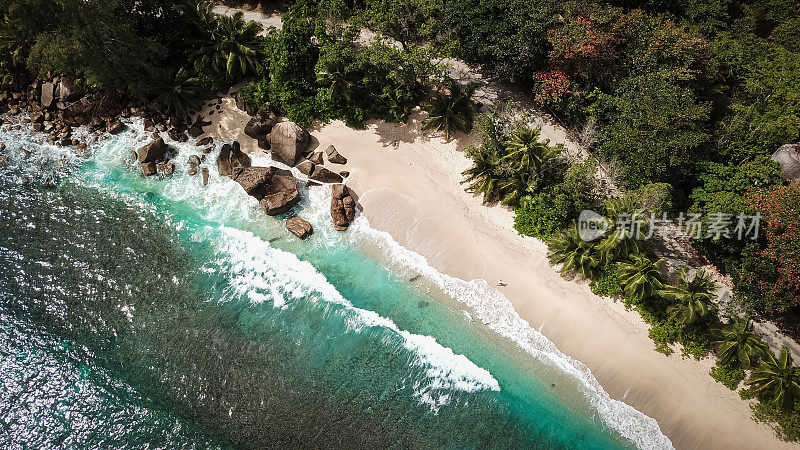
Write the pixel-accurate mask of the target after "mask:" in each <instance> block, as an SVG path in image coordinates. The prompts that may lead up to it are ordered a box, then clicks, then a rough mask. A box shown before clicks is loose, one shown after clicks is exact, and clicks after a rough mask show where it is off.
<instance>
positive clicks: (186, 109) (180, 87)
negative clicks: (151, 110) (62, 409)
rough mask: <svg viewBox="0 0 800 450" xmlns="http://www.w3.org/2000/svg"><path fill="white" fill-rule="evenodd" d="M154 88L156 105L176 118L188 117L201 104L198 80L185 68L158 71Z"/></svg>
mask: <svg viewBox="0 0 800 450" xmlns="http://www.w3.org/2000/svg"><path fill="white" fill-rule="evenodd" d="M152 90H153V94H154V95H155V100H154V104H155V105H156V107H157V108H158V109H160V110H161V111H163V112H164V113H166V114H168V115H170V116H172V117H175V118H176V119H180V120H184V119H186V118H187V117H189V114H190V111H191V110H192V109H194V108H196V107H197V106H198V105H199V104H200V97H199V95H198V91H199V90H198V87H197V80H196V79H194V78H193V77H192V75H191V73H189V71H188V70H187V69H185V68H180V69H178V70H169V69H165V70H162V71H159V72H157V73H156V74H155V76H154V77H153V86H152Z"/></svg>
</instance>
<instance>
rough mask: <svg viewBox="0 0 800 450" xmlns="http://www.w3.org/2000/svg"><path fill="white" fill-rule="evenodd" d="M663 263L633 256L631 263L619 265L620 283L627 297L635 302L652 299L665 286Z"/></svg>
mask: <svg viewBox="0 0 800 450" xmlns="http://www.w3.org/2000/svg"><path fill="white" fill-rule="evenodd" d="M661 262H662V260H661V259H659V260H657V261H650V260H649V259H648V258H646V257H644V256H642V255H631V257H630V262H622V263H620V264H619V281H620V283H622V285H623V286H624V287H623V292H624V293H625V295H626V296H628V297H630V298H633V299H635V300H643V299H645V298H648V297H652V296H653V295H655V294H656V292H657V291H658V290H659V289H661V288H662V287H663V286H664V275H662V274H661V270H660V269H661Z"/></svg>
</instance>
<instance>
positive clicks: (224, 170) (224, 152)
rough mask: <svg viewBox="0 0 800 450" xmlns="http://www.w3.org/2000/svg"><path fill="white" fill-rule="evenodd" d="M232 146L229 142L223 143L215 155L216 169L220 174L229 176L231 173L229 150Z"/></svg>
mask: <svg viewBox="0 0 800 450" xmlns="http://www.w3.org/2000/svg"><path fill="white" fill-rule="evenodd" d="M232 150H233V146H231V144H224V145H223V146H222V149H221V150H220V151H219V156H217V171H218V172H219V174H220V175H222V176H226V177H229V176H231V175H232V174H233V166H231V151H232Z"/></svg>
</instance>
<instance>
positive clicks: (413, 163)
mask: <svg viewBox="0 0 800 450" xmlns="http://www.w3.org/2000/svg"><path fill="white" fill-rule="evenodd" d="M221 112H222V114H220V113H216V114H214V115H212V116H211V117H209V119H210V120H212V125H211V126H210V127H207V128H206V130H207V131H208V133H209V134H210V135H211V136H213V137H214V138H215V139H217V140H229V139H237V140H239V141H240V142H241V143H242V149H243V150H245V151H251V152H259V151H260V150H259V149H258V147H257V145H256V141H255V140H253V139H251V138H249V137H247V136H244V135H243V133H242V129H243V126H244V124H245V123H246V122H247V120H248V119H249V117H248V116H247V115H246V114H245V113H244V112H241V111H239V110H238V109H236V108H235V105H234V104H233V100H232V99H230V98H225V99H224V100H223V107H222V111H221ZM420 115H421V113H419V112H418V111H417V112H415V113H414V114H413V115H412V117H411V118H410V119H409V121H408V123H406V124H395V123H385V122H382V121H381V122H376V121H371V122H369V123H368V125H367V128H366V129H364V130H355V129H352V128H349V127H347V126H346V125H345V124H344V123H342V122H340V121H334V122H331V123H329V124H326V125H319V124H317V126H316V127H314V128H312V129H311V130H310V132H311V135H312V143H311V147H312V148H314V149H315V150H316V151H321V150H324V149H325V148H326V147H327V146H328V145H330V144H333V145H334V146H336V148H337V150H339V151H340V153H341V154H342V155H344V156H345V157H346V158H347V159H348V161H347V164H344V165H336V164H331V163H329V162H326V164H325V165H326V167H328V168H329V169H331V170H335V171H340V170H346V171H349V172H350V176H349V177H348V179H347V180H346V183H347V185H348V186H349V187H350V188H351V189H352V190H353V191H355V193H356V194H357V196H358V197H359V200H358V202H359V204H360V205H361V206H362V207H363V210H362V214H363V215H364V216H365V217H366V218H367V219H368V220H369V223H370V226H371V227H372V228H375V229H377V230H379V231H385V232H387V233H389V234H390V235H391V236H392V237H393V238H394V240H395V241H397V242H398V243H399V244H400V245H402V246H403V247H405V248H407V249H409V250H411V251H414V252H416V253H419V254H420V255H422V256H423V257H425V258H426V259H427V261H428V263H429V264H430V265H431V266H432V267H434V268H435V269H436V270H438V271H440V272H442V273H445V274H448V275H450V276H453V277H457V278H460V279H463V280H475V279H484V280H487V281H488V283H489V284H490V285H491V286H493V287H494V286H495V284H496V282H497V281H498V280H500V279H502V280H503V282H504V283H505V284H506V285H505V286H501V287H495V288H496V289H497V290H498V291H499V292H501V293H502V294H504V295H505V296H506V297H507V298H508V299H509V300H510V301H511V303H512V304H513V306H514V309H515V310H516V311H517V313H518V314H519V315H520V316H521V317H522V318H523V319H525V320H527V321H528V322H529V323H530V324H531V325H532V326H533V327H534V328H537V329H538V330H539V331H540V332H541V333H543V334H544V335H545V336H546V337H547V338H548V339H549V340H550V341H552V342H553V343H554V344H555V345H556V346H557V347H558V349H559V350H561V351H562V352H564V353H565V354H567V355H570V356H571V357H573V358H576V359H577V360H579V361H581V362H583V363H584V364H586V366H587V367H588V368H589V369H590V370H591V372H592V373H593V374H594V376H595V377H596V378H597V380H598V381H599V382H600V384H601V385H602V386H603V388H604V389H605V390H606V391H607V392H608V394H609V395H610V396H611V397H612V398H613V399H616V400H621V401H624V402H625V403H627V404H629V405H631V406H632V407H634V408H636V409H637V410H639V411H641V412H642V413H644V414H646V415H648V416H650V417H652V418H654V419H655V420H657V421H658V424H659V426H660V427H661V430H662V431H663V432H664V434H666V435H667V436H668V437H669V438H670V439H671V440H672V443H673V444H674V445H675V447H676V448H793V445H791V444H790V443H787V442H784V441H781V440H780V439H778V438H777V437H776V436H775V434H774V432H773V430H772V429H771V428H770V427H769V426H768V425H766V424H762V423H757V422H755V421H754V420H753V419H752V418H751V410H750V407H749V403H748V402H747V401H744V400H742V399H741V398H740V397H739V395H738V393H737V392H734V391H730V390H728V389H727V388H726V387H724V386H723V385H721V384H719V383H716V382H715V381H714V380H713V379H712V378H711V377H710V376H708V371H709V370H710V369H711V367H712V366H713V361H712V359H711V358H705V359H703V360H701V361H696V360H693V359H683V358H681V356H680V355H679V352H676V353H674V354H672V355H670V356H665V355H663V354H661V353H658V352H656V351H654V350H653V343H652V341H651V340H650V338H649V337H648V336H647V330H648V325H647V324H645V323H644V322H643V321H642V319H641V318H640V317H639V316H638V314H637V313H636V312H635V311H627V310H626V309H625V307H624V306H623V305H622V304H621V303H619V302H615V301H613V300H611V299H608V298H601V297H598V296H596V295H594V294H593V293H592V292H591V291H590V290H589V286H588V284H586V283H580V282H574V281H570V280H565V279H563V278H562V277H561V276H560V274H559V273H558V272H557V271H556V269H555V268H553V267H551V266H550V264H549V262H548V260H547V256H546V253H547V248H546V245H545V244H544V243H543V242H541V241H539V240H537V239H534V238H531V237H524V236H520V235H518V234H517V233H516V232H515V231H514V229H513V211H511V210H509V209H508V208H505V207H502V206H499V205H498V206H485V205H483V204H482V203H481V201H480V199H479V198H476V197H473V196H472V195H471V194H469V193H466V192H464V189H463V185H461V184H460V181H461V172H462V171H463V170H464V169H466V168H467V167H468V166H469V160H468V158H467V157H466V155H464V152H463V151H464V149H465V148H466V147H467V146H468V145H470V144H473V143H474V142H473V141H474V139H475V137H474V136H464V135H459V136H458V137H457V138H456V139H454V140H453V141H451V142H445V141H444V139H443V138H442V137H440V136H438V135H432V134H429V133H426V132H423V131H421V123H420V122H421V118H420ZM544 127H548V125H547V124H544V125H543V128H544ZM552 128H555V127H552ZM546 131H547V133H548V135H549V136H551V137H555V139H552V141H553V143H559V142H558V140H557V139H558V135H559V134H560V133H558V130H557V129H554V130H546ZM562 136H563V134H562ZM300 214H301V215H302V212H300Z"/></svg>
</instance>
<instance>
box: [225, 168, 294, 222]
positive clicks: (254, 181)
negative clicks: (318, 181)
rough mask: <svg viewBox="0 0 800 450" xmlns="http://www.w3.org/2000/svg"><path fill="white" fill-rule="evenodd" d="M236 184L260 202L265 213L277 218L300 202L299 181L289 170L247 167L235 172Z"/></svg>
mask: <svg viewBox="0 0 800 450" xmlns="http://www.w3.org/2000/svg"><path fill="white" fill-rule="evenodd" d="M235 173H236V176H235V179H236V182H237V183H239V184H240V185H241V186H242V189H244V191H245V192H247V193H248V194H249V195H251V196H253V197H254V198H255V199H257V200H259V203H260V204H261V207H262V208H263V209H264V212H265V213H266V214H268V215H270V216H277V215H279V214H283V213H285V212H287V211H289V210H290V209H291V208H292V207H293V206H294V205H296V204H297V203H298V202H300V192H299V191H298V190H297V180H296V179H295V178H294V176H292V173H291V172H289V171H288V170H282V169H278V168H277V167H247V168H244V169H239V170H236V171H235Z"/></svg>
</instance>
